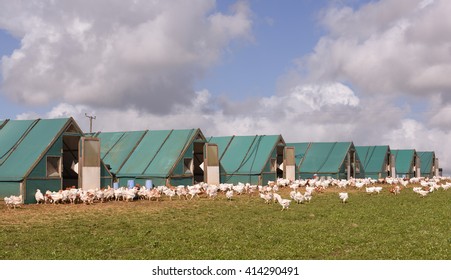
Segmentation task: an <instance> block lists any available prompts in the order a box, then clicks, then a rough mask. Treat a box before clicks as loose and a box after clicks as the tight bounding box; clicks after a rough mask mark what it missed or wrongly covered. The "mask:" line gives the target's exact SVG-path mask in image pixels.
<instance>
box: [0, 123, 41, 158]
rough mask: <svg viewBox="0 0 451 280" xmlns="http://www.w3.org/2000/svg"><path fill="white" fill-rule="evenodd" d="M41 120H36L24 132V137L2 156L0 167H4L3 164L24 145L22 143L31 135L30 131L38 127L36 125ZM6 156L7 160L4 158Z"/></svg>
mask: <svg viewBox="0 0 451 280" xmlns="http://www.w3.org/2000/svg"><path fill="white" fill-rule="evenodd" d="M40 120H41V119H37V120H34V121H33V122H32V123H31V124H30V126H29V127H28V128H27V129H26V130H25V131H24V133H23V134H22V136H20V138H19V139H17V142H16V143H15V144H14V145H13V146H12V147H11V148H10V149H8V150H7V151H6V152H5V153H4V154H3V155H2V156H0V166H1V165H3V163H5V162H6V161H7V160H8V158H9V157H10V156H11V155H12V153H13V152H14V150H16V149H17V147H18V146H19V145H20V143H22V141H23V140H24V139H25V138H26V137H27V135H28V134H29V133H30V131H31V130H32V129H33V128H34V127H35V126H36V124H37V123H38V122H39V121H40ZM5 156H6V158H4V157H5Z"/></svg>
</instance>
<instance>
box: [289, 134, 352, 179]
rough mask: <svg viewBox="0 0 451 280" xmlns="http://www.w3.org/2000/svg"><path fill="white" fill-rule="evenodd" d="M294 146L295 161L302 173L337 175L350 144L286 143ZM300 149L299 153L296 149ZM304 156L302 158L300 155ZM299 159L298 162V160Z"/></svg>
mask: <svg viewBox="0 0 451 280" xmlns="http://www.w3.org/2000/svg"><path fill="white" fill-rule="evenodd" d="M287 146H294V147H295V153H296V157H297V159H296V161H297V162H298V161H299V162H300V163H299V165H298V168H299V171H300V172H302V173H329V174H334V173H338V172H339V169H340V167H341V166H342V164H343V161H344V160H345V159H346V155H347V153H348V151H349V149H350V148H351V146H352V142H311V143H287ZM296 146H298V147H299V148H300V151H298V150H297V149H296ZM302 154H304V156H303V157H301V155H302ZM299 158H300V160H299Z"/></svg>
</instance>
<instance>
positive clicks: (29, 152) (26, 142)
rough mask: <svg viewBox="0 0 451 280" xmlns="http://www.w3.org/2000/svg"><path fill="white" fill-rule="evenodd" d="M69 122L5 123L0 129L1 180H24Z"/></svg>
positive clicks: (30, 121) (32, 121) (58, 120)
mask: <svg viewBox="0 0 451 280" xmlns="http://www.w3.org/2000/svg"><path fill="white" fill-rule="evenodd" d="M70 120H72V119H71V118H65V119H47V120H41V119H37V120H10V121H8V122H7V123H6V125H5V126H4V127H3V128H2V129H1V130H0V180H2V181H21V180H23V179H24V178H25V176H26V175H27V174H28V172H29V171H30V170H31V168H32V167H33V166H34V164H35V163H36V162H37V161H38V160H39V159H40V157H41V156H42V154H44V152H45V151H46V150H47V149H48V147H49V146H50V145H51V144H52V143H53V142H54V141H55V140H56V139H57V137H59V135H60V133H61V132H62V130H63V128H64V127H65V126H66V124H67V123H68V122H69V121H70Z"/></svg>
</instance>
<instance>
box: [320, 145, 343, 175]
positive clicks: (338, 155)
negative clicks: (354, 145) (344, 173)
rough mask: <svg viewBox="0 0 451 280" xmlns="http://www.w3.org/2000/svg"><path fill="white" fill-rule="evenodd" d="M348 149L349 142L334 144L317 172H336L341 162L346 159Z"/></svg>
mask: <svg viewBox="0 0 451 280" xmlns="http://www.w3.org/2000/svg"><path fill="white" fill-rule="evenodd" d="M350 147H351V143H350V142H336V143H334V144H333V145H332V147H331V151H330V153H329V155H328V157H327V159H326V161H325V163H324V164H323V166H322V167H321V169H320V170H319V173H329V172H338V171H339V169H340V167H341V165H342V164H343V161H344V160H345V159H346V155H347V153H348V151H349V148H350Z"/></svg>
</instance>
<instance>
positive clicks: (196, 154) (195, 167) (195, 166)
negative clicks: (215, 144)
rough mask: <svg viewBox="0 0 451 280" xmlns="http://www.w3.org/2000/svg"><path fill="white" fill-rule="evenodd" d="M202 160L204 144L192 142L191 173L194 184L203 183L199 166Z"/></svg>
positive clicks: (202, 174)
mask: <svg viewBox="0 0 451 280" xmlns="http://www.w3.org/2000/svg"><path fill="white" fill-rule="evenodd" d="M203 158H204V143H198V142H194V149H193V160H192V163H191V164H192V171H193V176H194V182H204V170H202V168H201V166H200V165H201V164H202V162H203Z"/></svg>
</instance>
